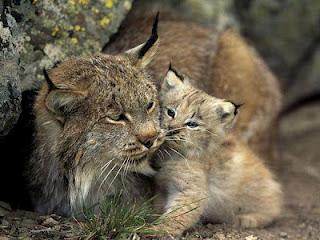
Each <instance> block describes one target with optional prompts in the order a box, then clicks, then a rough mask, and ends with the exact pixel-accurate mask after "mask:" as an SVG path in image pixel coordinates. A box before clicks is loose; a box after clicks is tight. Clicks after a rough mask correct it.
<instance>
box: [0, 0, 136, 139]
mask: <svg viewBox="0 0 320 240" xmlns="http://www.w3.org/2000/svg"><path fill="white" fill-rule="evenodd" d="M131 3H132V0H97V1H93V0H57V1H50V0H42V1H38V0H31V1H17V0H6V1H1V3H0V4H1V5H0V12H1V20H0V136H3V135H6V134H7V133H8V131H10V129H11V128H12V126H13V125H14V124H15V123H16V121H17V119H18V117H19V114H20V111H21V107H20V104H21V92H23V91H25V90H29V89H33V88H37V86H39V83H40V82H41V81H42V80H43V76H42V69H43V68H50V67H52V66H53V65H54V64H55V63H56V62H57V61H62V60H64V59H65V58H67V57H71V56H83V55H88V54H93V53H96V52H99V51H100V50H101V49H102V46H103V45H104V44H105V43H106V42H107V41H108V40H109V37H110V36H111V35H112V34H113V33H115V32H116V31H117V29H118V27H119V25H120V23H121V21H122V20H123V18H124V17H125V16H126V13H127V12H128V11H129V10H130V8H131Z"/></svg>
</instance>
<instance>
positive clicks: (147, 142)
mask: <svg viewBox="0 0 320 240" xmlns="http://www.w3.org/2000/svg"><path fill="white" fill-rule="evenodd" d="M137 137H138V139H139V141H140V142H141V143H142V144H143V145H144V146H146V147H147V148H151V147H152V145H153V143H154V141H155V140H156V139H157V135H138V136H137Z"/></svg>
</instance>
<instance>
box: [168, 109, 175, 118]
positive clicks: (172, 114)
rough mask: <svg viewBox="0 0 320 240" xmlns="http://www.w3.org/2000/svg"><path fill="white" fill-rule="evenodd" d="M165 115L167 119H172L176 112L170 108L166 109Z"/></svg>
mask: <svg viewBox="0 0 320 240" xmlns="http://www.w3.org/2000/svg"><path fill="white" fill-rule="evenodd" d="M167 114H168V116H169V117H172V118H174V117H175V116H176V112H175V111H174V110H172V109H171V108H168V110H167Z"/></svg>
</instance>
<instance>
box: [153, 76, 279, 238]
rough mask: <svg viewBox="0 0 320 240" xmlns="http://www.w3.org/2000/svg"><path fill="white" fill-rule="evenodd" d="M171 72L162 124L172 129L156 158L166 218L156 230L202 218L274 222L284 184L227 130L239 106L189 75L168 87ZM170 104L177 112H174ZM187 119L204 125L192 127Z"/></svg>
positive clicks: (175, 229) (159, 203)
mask: <svg viewBox="0 0 320 240" xmlns="http://www.w3.org/2000/svg"><path fill="white" fill-rule="evenodd" d="M169 72H170V71H169ZM168 77H169V78H170V77H172V74H171V75H170V74H168V75H167V77H166V79H165V82H164V85H163V87H162V90H161V101H162V105H163V109H164V110H163V113H162V115H163V127H164V128H167V129H168V130H167V137H166V142H165V144H164V145H163V146H162V147H161V148H160V152H159V153H161V152H162V153H163V155H164V156H165V157H164V158H165V159H162V157H163V156H162V155H161V154H158V158H157V159H156V160H155V161H163V163H162V167H161V169H160V171H159V173H158V174H157V175H156V184H157V187H158V199H156V201H155V206H156V208H157V209H158V210H159V211H160V212H163V213H164V222H163V223H162V224H160V225H158V226H156V229H157V230H160V231H163V232H164V233H165V234H171V235H180V234H182V233H183V231H184V230H186V229H188V228H189V227H191V226H192V225H194V224H195V223H197V222H199V221H200V220H201V219H202V220H205V221H210V222H226V223H232V224H235V225H237V226H240V227H244V228H251V227H262V226H265V225H267V224H270V223H271V222H272V221H273V220H274V219H275V218H276V217H277V216H278V215H279V214H280V210H281V205H282V194H281V189H280V185H279V184H278V183H277V182H276V181H275V180H274V177H273V175H272V174H271V172H270V171H269V170H268V169H267V167H266V166H265V165H264V164H263V162H262V161H261V159H260V158H259V157H258V156H257V155H256V154H254V153H253V152H252V151H251V150H250V149H249V148H248V146H247V144H245V143H242V142H241V140H239V139H238V138H237V137H235V136H234V135H233V134H228V132H229V131H230V127H231V125H230V124H231V123H233V121H234V118H235V114H236V112H234V111H235V107H233V108H232V109H230V102H228V101H224V100H222V99H218V98H214V97H211V96H209V95H207V94H205V93H203V92H202V91H200V90H197V89H195V88H194V87H192V86H191V85H190V84H189V83H188V80H187V82H185V83H182V82H180V84H179V83H178V84H176V85H175V86H169V85H170V84H166V82H167V83H168ZM176 78H177V76H176ZM184 81H186V80H184ZM167 109H172V111H173V110H174V111H175V112H176V115H175V116H174V117H170V115H168V114H169V112H168V113H167ZM241 114H242V112H241V113H240V116H239V119H240V118H241ZM192 116H193V117H192ZM190 119H191V120H190ZM188 121H191V122H193V123H197V124H199V126H197V127H195V128H190V127H188V124H187V123H188ZM195 126H196V125H195ZM174 131H175V133H174V134H172V133H173V132H174Z"/></svg>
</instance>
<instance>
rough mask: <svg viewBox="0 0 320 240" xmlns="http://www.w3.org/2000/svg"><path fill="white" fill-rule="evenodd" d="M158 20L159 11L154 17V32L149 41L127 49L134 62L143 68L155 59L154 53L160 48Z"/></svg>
mask: <svg viewBox="0 0 320 240" xmlns="http://www.w3.org/2000/svg"><path fill="white" fill-rule="evenodd" d="M158 20H159V12H157V15H156V17H155V19H154V22H153V26H152V33H151V36H150V37H149V39H148V41H146V42H145V43H143V44H141V45H139V46H137V47H134V48H132V49H129V50H128V51H126V54H127V55H128V56H129V57H130V59H131V60H132V61H133V62H134V64H136V65H137V66H139V67H141V68H144V67H145V66H147V65H148V64H149V63H150V62H151V60H152V59H153V57H154V55H155V54H156V52H157V50H158V46H159V42H160V40H159V38H158Z"/></svg>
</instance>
